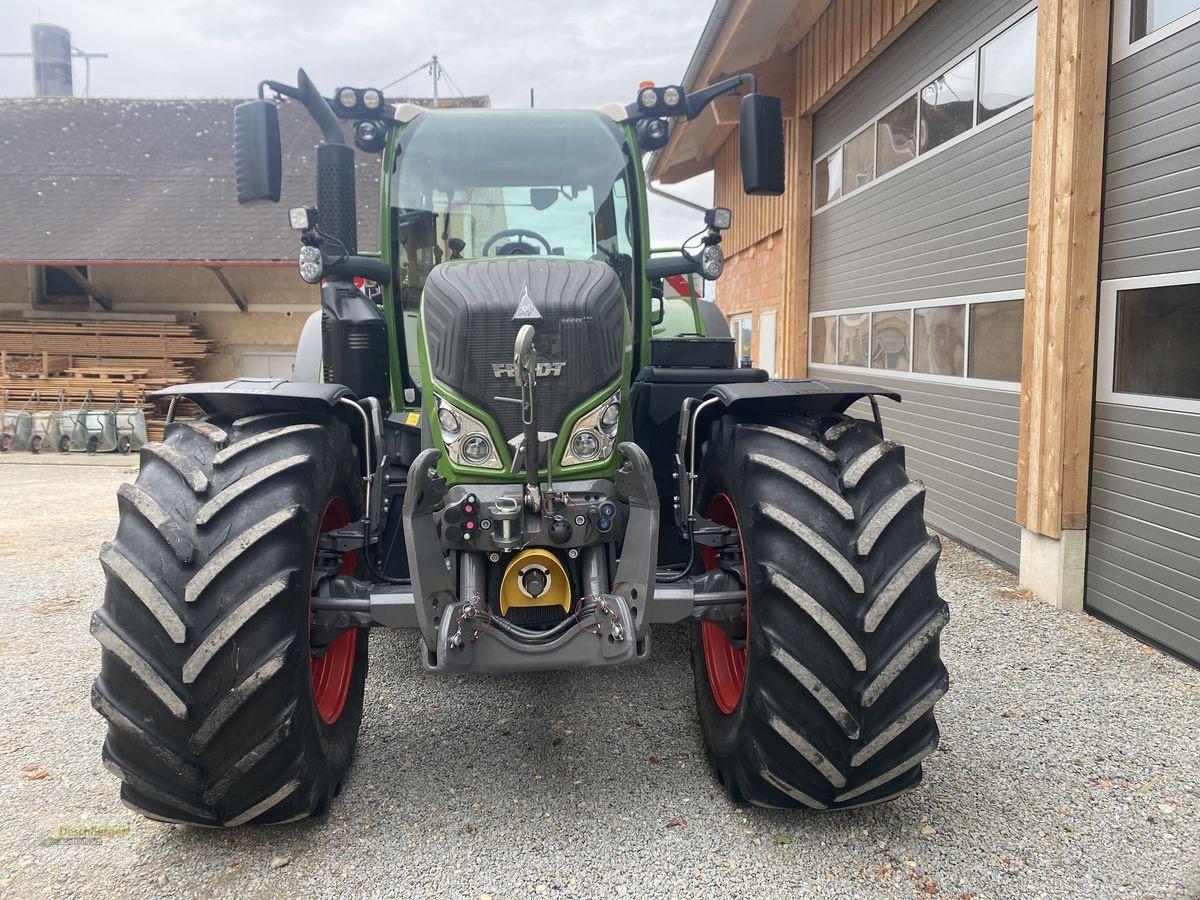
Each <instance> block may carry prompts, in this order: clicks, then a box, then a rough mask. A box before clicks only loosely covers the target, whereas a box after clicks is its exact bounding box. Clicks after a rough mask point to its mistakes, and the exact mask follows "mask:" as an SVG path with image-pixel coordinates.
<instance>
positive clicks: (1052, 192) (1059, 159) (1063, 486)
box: [1016, 0, 1111, 538]
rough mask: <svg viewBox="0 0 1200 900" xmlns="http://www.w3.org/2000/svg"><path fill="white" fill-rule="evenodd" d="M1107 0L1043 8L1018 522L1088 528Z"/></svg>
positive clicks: (1057, 2)
mask: <svg viewBox="0 0 1200 900" xmlns="http://www.w3.org/2000/svg"><path fill="white" fill-rule="evenodd" d="M1110 6H1111V4H1110V3H1109V2H1108V0H1042V3H1041V4H1040V5H1039V6H1038V25H1037V31H1038V34H1037V71H1036V77H1035V81H1034V100H1033V102H1034V106H1033V109H1034V113H1033V163H1032V168H1031V180H1030V192H1029V245H1028V246H1029V249H1028V266H1027V271H1026V278H1025V325H1024V328H1025V333H1024V351H1023V358H1022V372H1021V431H1020V444H1019V454H1018V459H1017V497H1016V500H1017V503H1016V510H1017V516H1016V518H1017V522H1018V523H1020V524H1021V525H1022V526H1024V527H1025V528H1027V529H1029V530H1030V531H1033V532H1036V533H1038V534H1042V535H1046V536H1047V537H1052V538H1058V537H1060V536H1061V534H1062V530H1063V529H1079V528H1084V527H1086V525H1087V499H1088V497H1087V493H1088V492H1087V487H1088V471H1089V467H1090V463H1091V459H1090V453H1091V420H1092V401H1093V385H1094V381H1095V371H1094V357H1095V344H1096V308H1097V300H1098V298H1097V294H1098V285H1099V265H1100V260H1099V256H1100V207H1101V200H1102V196H1103V163H1104V123H1105V103H1106V100H1107V87H1108V77H1107V76H1108V32H1109V15H1110Z"/></svg>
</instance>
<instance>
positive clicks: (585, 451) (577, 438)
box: [571, 428, 600, 462]
mask: <svg viewBox="0 0 1200 900" xmlns="http://www.w3.org/2000/svg"><path fill="white" fill-rule="evenodd" d="M571 453H572V455H574V457H575V458H576V459H579V460H582V461H584V462H591V461H592V460H593V459H595V458H596V457H597V456H599V455H600V435H598V434H596V432H594V431H592V429H590V428H584V429H583V430H582V431H576V432H575V433H574V434H573V435H572V436H571Z"/></svg>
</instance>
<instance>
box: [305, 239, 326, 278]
mask: <svg viewBox="0 0 1200 900" xmlns="http://www.w3.org/2000/svg"><path fill="white" fill-rule="evenodd" d="M299 263H300V277H301V278H302V279H304V280H305V281H307V282H308V283H309V284H316V283H317V282H318V281H320V280H321V276H322V275H324V274H325V263H324V261H323V260H322V259H321V250H320V248H318V247H314V246H312V245H311V244H305V245H304V246H303V247H301V248H300V259H299Z"/></svg>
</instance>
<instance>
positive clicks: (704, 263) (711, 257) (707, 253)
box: [700, 244, 725, 281]
mask: <svg viewBox="0 0 1200 900" xmlns="http://www.w3.org/2000/svg"><path fill="white" fill-rule="evenodd" d="M700 268H701V269H703V270H704V273H703V274H704V277H705V278H706V279H708V280H709V281H715V280H716V279H718V278H720V277H721V273H722V272H724V271H725V252H724V251H723V250H722V249H721V245H720V244H709V245H708V246H707V247H705V248H704V250H703V251H702V252H701V253H700Z"/></svg>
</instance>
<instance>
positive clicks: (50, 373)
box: [0, 318, 214, 440]
mask: <svg viewBox="0 0 1200 900" xmlns="http://www.w3.org/2000/svg"><path fill="white" fill-rule="evenodd" d="M213 349H214V345H213V344H212V342H210V341H208V340H205V338H204V337H203V335H202V334H201V333H200V330H199V329H198V328H197V327H196V326H195V325H192V324H180V323H178V322H175V321H145V320H133V319H130V320H111V319H104V320H96V321H78V320H72V319H68V318H62V319H58V318H55V319H22V320H0V389H2V390H3V391H5V392H6V394H7V397H8V400H7V404H8V407H9V408H10V409H12V408H21V407H25V408H27V409H33V398H34V397H35V395H36V396H37V397H40V407H41V408H42V409H51V408H53V407H54V406H56V405H57V401H58V396H59V393H60V392H62V393H63V394H64V396H65V402H66V406H67V407H68V408H78V407H79V406H80V404H82V403H83V402H84V401H85V399H86V398H87V396H88V394H89V393H90V394H91V396H92V400H93V402H94V403H95V404H96V405H98V406H106V405H111V404H112V403H114V402H115V401H116V400H117V398H118V396H120V398H121V401H122V405H123V406H133V405H136V404H141V405H143V406H144V407H145V410H146V421H147V426H148V428H149V432H150V438H151V439H152V440H157V439H158V438H159V437H161V434H162V424H163V417H164V415H165V412H166V406H165V404H161V403H160V404H155V403H152V402H150V401H147V400H146V399H145V397H146V394H149V393H150V392H152V391H155V390H158V389H159V388H163V387H168V386H170V385H172V384H180V383H182V382H187V381H194V380H195V378H196V372H195V365H196V361H197V360H200V359H202V358H203V357H205V356H207V355H208V354H209V353H211V352H212V351H213Z"/></svg>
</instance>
